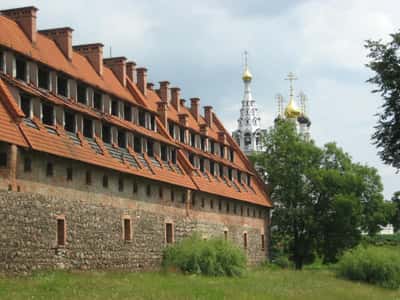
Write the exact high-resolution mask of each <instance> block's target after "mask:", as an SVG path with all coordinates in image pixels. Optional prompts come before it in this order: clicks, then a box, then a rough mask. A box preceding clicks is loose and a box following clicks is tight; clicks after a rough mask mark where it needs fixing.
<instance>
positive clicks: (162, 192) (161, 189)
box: [158, 186, 164, 199]
mask: <svg viewBox="0 0 400 300" xmlns="http://www.w3.org/2000/svg"><path fill="white" fill-rule="evenodd" d="M158 196H159V197H160V199H162V198H163V196H164V190H163V187H162V186H160V187H159V188H158Z"/></svg>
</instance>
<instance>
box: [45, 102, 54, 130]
mask: <svg viewBox="0 0 400 300" xmlns="http://www.w3.org/2000/svg"><path fill="white" fill-rule="evenodd" d="M42 122H43V124H46V125H54V107H53V105H51V104H49V103H45V102H42Z"/></svg>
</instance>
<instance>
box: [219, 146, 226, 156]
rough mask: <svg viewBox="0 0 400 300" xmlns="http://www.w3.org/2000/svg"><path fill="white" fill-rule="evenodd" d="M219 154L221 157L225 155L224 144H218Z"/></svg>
mask: <svg viewBox="0 0 400 300" xmlns="http://www.w3.org/2000/svg"><path fill="white" fill-rule="evenodd" d="M219 154H220V156H221V158H224V157H225V146H224V145H223V144H221V145H220V151H219Z"/></svg>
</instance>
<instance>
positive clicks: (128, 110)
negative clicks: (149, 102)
mask: <svg viewBox="0 0 400 300" xmlns="http://www.w3.org/2000/svg"><path fill="white" fill-rule="evenodd" d="M124 119H125V120H126V121H130V122H131V121H132V106H131V105H129V104H128V103H124Z"/></svg>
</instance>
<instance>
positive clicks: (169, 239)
mask: <svg viewBox="0 0 400 300" xmlns="http://www.w3.org/2000/svg"><path fill="white" fill-rule="evenodd" d="M173 239H174V235H173V225H172V223H166V224H165V241H166V243H167V244H172V243H173V242H174V240H173Z"/></svg>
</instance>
